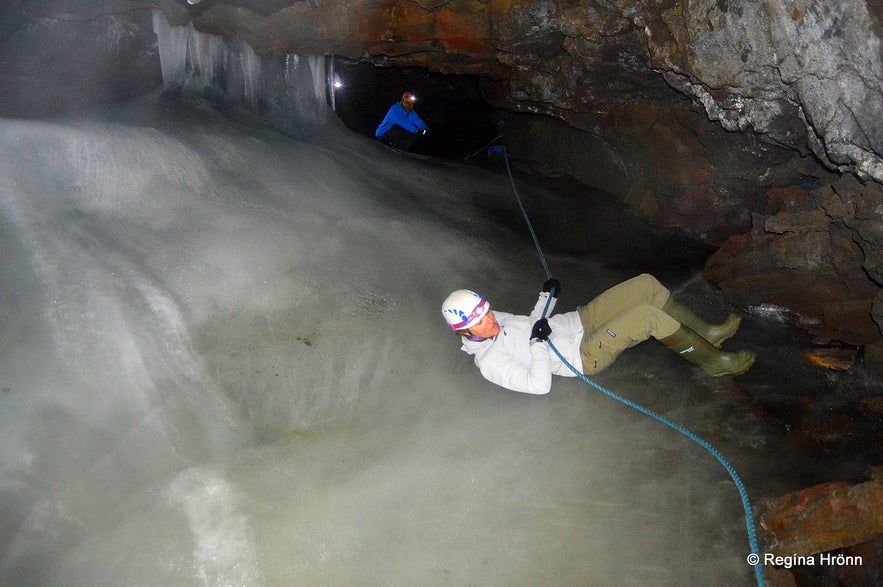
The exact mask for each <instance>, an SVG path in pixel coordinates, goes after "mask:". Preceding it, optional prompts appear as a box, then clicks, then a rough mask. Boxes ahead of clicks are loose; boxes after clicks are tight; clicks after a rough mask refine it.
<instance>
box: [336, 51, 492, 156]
mask: <svg viewBox="0 0 883 587" xmlns="http://www.w3.org/2000/svg"><path fill="white" fill-rule="evenodd" d="M333 63H334V65H333V67H334V71H335V73H336V75H337V78H338V79H339V82H340V87H338V88H336V91H335V96H334V105H335V111H336V112H337V115H338V116H339V117H340V119H341V120H342V121H343V122H344V124H345V125H346V126H347V127H348V128H350V129H351V130H353V131H354V132H356V133H358V134H360V135H363V136H366V137H374V131H375V129H376V128H377V125H378V124H379V123H380V121H381V120H383V117H384V116H385V115H386V112H387V110H388V109H389V107H390V106H391V105H392V104H394V103H395V102H398V101H399V100H400V99H401V97H402V93H403V92H406V91H410V92H414V93H415V94H416V96H417V99H418V100H417V104H416V105H415V108H414V109H415V111H416V112H417V113H418V114H419V115H420V117H421V118H422V119H423V120H424V121H425V122H426V123H427V125H428V126H429V129H430V132H429V133H428V134H427V135H426V136H425V137H419V138H418V139H417V140H416V141H415V142H414V145H413V146H412V148H411V151H412V152H414V153H418V154H421V155H431V156H436V157H445V158H450V159H459V160H462V159H464V158H466V157H468V156H470V155H472V154H473V153H475V152H476V151H478V150H480V149H481V147H482V146H484V145H486V144H487V143H489V142H491V141H493V140H494V138H495V137H496V136H497V135H498V133H499V131H498V130H497V127H496V126H495V117H496V114H495V112H494V109H493V108H491V107H490V106H489V105H488V104H487V102H485V100H484V98H483V97H482V94H481V89H480V80H479V78H477V77H474V76H467V75H449V74H442V73H434V72H431V71H428V70H426V69H424V68H419V67H377V66H374V65H372V64H370V63H366V62H362V61H353V60H348V59H345V58H340V57H336V58H334V60H333ZM480 155H481V154H479V156H480Z"/></svg>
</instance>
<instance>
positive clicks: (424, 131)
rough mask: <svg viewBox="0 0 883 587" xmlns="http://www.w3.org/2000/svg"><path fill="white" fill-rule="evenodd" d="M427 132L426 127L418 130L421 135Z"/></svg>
mask: <svg viewBox="0 0 883 587" xmlns="http://www.w3.org/2000/svg"><path fill="white" fill-rule="evenodd" d="M428 132H429V129H428V128H424V129H423V130H421V131H420V134H421V135H425V134H426V133H428Z"/></svg>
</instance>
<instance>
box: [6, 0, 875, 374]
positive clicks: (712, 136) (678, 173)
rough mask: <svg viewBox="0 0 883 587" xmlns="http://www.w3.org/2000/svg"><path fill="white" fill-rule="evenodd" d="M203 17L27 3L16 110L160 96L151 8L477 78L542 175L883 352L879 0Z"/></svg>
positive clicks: (9, 20)
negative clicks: (711, 249)
mask: <svg viewBox="0 0 883 587" xmlns="http://www.w3.org/2000/svg"><path fill="white" fill-rule="evenodd" d="M189 2H192V4H191V3H188V2H185V1H184V0H115V1H112V0H91V1H89V2H75V1H72V0H10V1H9V2H7V3H5V4H4V7H3V9H2V12H0V81H2V82H3V83H2V87H3V88H4V89H3V90H2V94H0V109H2V111H3V113H4V114H5V115H10V114H13V115H17V114H20V112H17V111H14V110H11V109H10V106H9V104H13V103H16V102H15V100H16V99H17V100H18V103H19V105H21V104H25V106H33V105H34V103H35V102H36V103H41V102H45V106H46V107H47V109H49V110H51V107H52V106H54V105H56V102H57V101H59V100H60V98H59V97H58V96H59V95H60V96H63V97H64V98H65V100H64V104H63V106H65V107H69V106H70V105H74V106H76V105H79V104H83V103H88V102H93V103H94V102H103V101H111V100H114V99H123V98H127V97H130V96H132V95H137V94H138V93H143V92H144V91H147V90H148V89H151V88H155V87H157V86H158V85H159V83H160V80H159V69H158V67H159V66H158V60H157V56H156V47H155V42H154V41H153V39H152V30H151V26H150V12H151V9H153V8H158V9H160V10H162V11H163V12H164V14H165V15H166V17H167V18H168V20H169V22H170V23H171V24H173V25H187V24H192V25H193V26H194V27H195V28H196V29H197V30H200V31H203V32H207V33H212V34H217V35H222V36H226V37H232V38H238V39H242V40H244V41H245V42H247V43H248V44H249V45H250V46H251V47H252V48H253V50H254V51H255V52H256V53H257V54H258V55H283V54H288V53H294V54H325V55H340V56H345V57H347V58H349V59H353V60H362V61H364V62H370V63H372V64H374V65H376V66H378V67H400V66H414V67H422V68H426V69H427V70H430V71H436V72H442V73H451V74H465V75H476V76H480V77H481V79H482V86H481V87H482V91H483V94H484V97H485V99H486V100H487V101H488V103H489V104H490V105H492V106H493V107H495V108H497V109H499V110H500V111H502V112H503V113H504V117H505V120H506V126H505V132H506V138H507V142H508V143H509V144H510V146H511V148H512V151H513V152H514V153H515V154H516V156H517V157H518V158H519V160H520V161H521V162H522V163H523V164H525V165H530V166H532V167H533V168H535V169H537V170H538V171H541V172H545V173H555V174H558V173H564V174H569V175H572V176H574V177H576V178H578V179H580V180H581V181H583V182H585V183H588V184H591V185H593V186H597V187H601V188H604V189H606V190H608V191H610V192H611V193H614V194H615V195H617V196H618V197H620V198H622V199H623V200H625V201H626V202H628V203H629V204H630V205H632V206H633V207H634V208H635V209H636V210H638V211H640V212H641V213H642V214H643V215H644V216H645V217H646V218H648V219H649V220H651V221H652V222H654V223H656V224H658V225H661V226H667V227H677V228H679V229H681V230H684V231H685V232H688V233H690V234H692V235H694V236H695V237H696V238H698V239H701V240H703V241H705V242H709V243H712V244H715V245H720V249H719V251H718V253H717V254H716V255H715V256H714V257H713V258H712V259H711V260H710V261H709V266H708V268H707V271H706V277H707V278H708V279H709V280H711V281H712V282H714V283H716V284H717V285H719V286H720V287H721V288H722V289H723V291H724V293H725V294H726V295H727V296H728V297H729V299H731V300H733V301H734V302H736V303H737V304H739V305H742V306H743V307H747V306H768V307H775V308H777V309H780V310H781V311H778V310H777V312H778V315H780V316H782V317H783V318H782V319H785V320H789V321H791V322H793V323H794V324H796V325H798V326H800V327H801V328H805V329H808V330H809V331H810V332H812V333H813V335H814V336H815V337H816V339H817V340H818V341H819V342H820V343H821V342H827V343H838V344H846V345H856V346H863V347H865V348H866V349H867V350H868V353H867V355H868V356H869V357H871V358H873V357H878V356H880V357H883V344H881V341H883V337H881V334H880V331H881V325H883V299H881V296H880V293H879V292H880V286H881V284H883V281H881V280H883V276H881V274H880V267H881V266H883V260H881V252H880V251H881V249H883V235H881V233H880V232H881V231H880V230H879V229H878V228H876V227H879V226H881V225H883V218H881V216H883V205H881V204H880V202H879V199H880V195H879V194H880V186H881V184H883V158H881V156H883V123H881V121H883V67H881V43H880V39H881V37H883V32H881V31H883V27H881V14H883V2H881V0H837V1H834V2H831V1H824V0H788V1H782V0H759V1H758V0H686V1H675V0H638V1H634V0H629V1H626V0H483V1H482V0H383V1H378V0H349V1H337V2H331V1H330V0H260V1H259V0H201V1H200V0H189ZM59 79H60V80H61V81H58V80H59ZM47 80H56V81H53V82H50V81H47ZM59 89H60V90H61V91H58V90H59ZM798 284H799V285H798ZM875 349H878V350H875ZM875 360H876V359H875ZM877 361H878V362H879V364H880V365H883V362H880V361H879V360H877ZM879 370H880V371H881V372H883V368H880V369H879Z"/></svg>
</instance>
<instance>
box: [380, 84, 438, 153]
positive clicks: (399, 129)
mask: <svg viewBox="0 0 883 587" xmlns="http://www.w3.org/2000/svg"><path fill="white" fill-rule="evenodd" d="M416 101H417V96H415V95H414V94H413V93H412V92H405V93H404V94H402V100H401V101H400V102H396V103H395V104H393V105H392V106H390V108H389V111H388V112H387V113H386V116H384V117H383V121H382V122H381V123H380V125H379V126H378V127H377V130H376V131H374V136H375V137H377V138H378V139H380V140H381V141H383V142H384V144H386V145H389V146H390V147H393V148H395V149H401V150H402V151H407V150H408V149H410V148H411V145H412V144H413V143H414V140H415V139H416V138H417V136H418V135H421V134H426V132H427V131H428V130H429V129H428V127H427V126H426V123H425V122H423V119H422V118H420V116H418V115H417V113H416V112H414V102H416Z"/></svg>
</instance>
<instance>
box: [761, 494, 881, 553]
mask: <svg viewBox="0 0 883 587" xmlns="http://www.w3.org/2000/svg"><path fill="white" fill-rule="evenodd" d="M758 510H760V515H759V516H758V519H759V521H760V525H761V527H762V528H763V530H764V531H765V532H766V535H767V536H766V541H767V543H768V545H769V547H768V551H769V552H772V553H775V554H777V555H782V556H785V555H794V554H797V555H802V556H809V555H813V554H817V553H820V552H828V551H832V550H836V549H840V548H844V547H847V546H853V545H856V544H860V543H862V542H866V541H868V540H870V539H872V538H874V537H875V536H877V535H878V534H881V533H883V481H880V480H872V481H867V482H865V483H861V484H859V485H851V484H849V483H843V482H834V483H823V484H821V485H816V486H814V487H810V488H808V489H804V490H802V491H798V492H795V493H789V494H788V495H784V496H782V497H779V498H776V499H770V500H766V501H764V502H763V503H762V504H760V505H759V506H758Z"/></svg>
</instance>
